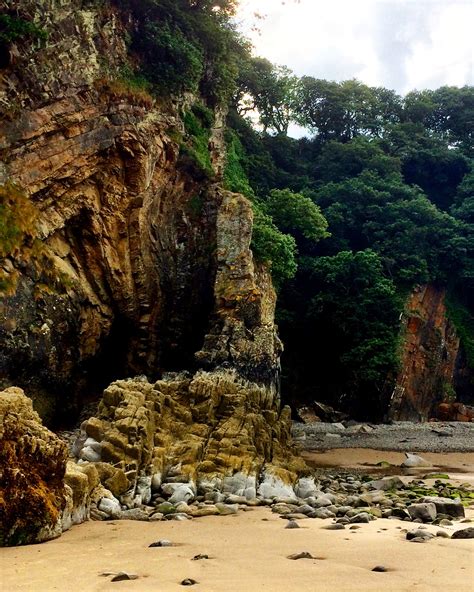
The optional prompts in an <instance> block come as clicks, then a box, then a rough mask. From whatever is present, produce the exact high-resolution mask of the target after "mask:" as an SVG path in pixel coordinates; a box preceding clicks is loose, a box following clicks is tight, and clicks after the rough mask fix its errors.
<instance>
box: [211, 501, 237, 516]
mask: <svg viewBox="0 0 474 592" xmlns="http://www.w3.org/2000/svg"><path fill="white" fill-rule="evenodd" d="M216 508H217V510H218V512H219V514H220V515H221V516H230V515H231V514H237V513H238V511H239V506H238V505H237V504H222V503H219V502H218V503H217V504H216Z"/></svg>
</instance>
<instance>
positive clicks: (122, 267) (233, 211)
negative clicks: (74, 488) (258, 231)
mask: <svg viewBox="0 0 474 592" xmlns="http://www.w3.org/2000/svg"><path fill="white" fill-rule="evenodd" d="M8 4H9V3H8V2H6V3H5V2H0V7H1V8H8ZM79 4H80V6H79V8H78V5H77V2H72V1H62V2H57V1H55V0H49V1H47V2H38V1H34V0H20V1H19V2H16V8H17V10H18V12H19V14H20V15H21V14H23V15H27V16H28V18H29V19H33V20H34V22H35V23H36V25H37V26H38V27H41V29H42V30H44V31H45V32H46V33H47V35H48V38H47V41H46V42H40V41H31V40H29V41H28V40H27V41H25V42H22V43H18V44H13V45H12V46H11V47H9V48H8V52H9V53H8V56H7V57H6V58H5V60H4V62H5V63H4V66H5V67H4V68H3V70H2V74H3V82H2V87H1V90H0V93H1V94H0V98H1V103H0V104H1V109H2V111H3V113H2V123H1V124H0V149H1V161H2V162H1V164H0V176H1V179H0V182H1V183H3V190H2V201H3V205H4V207H6V208H7V209H9V211H10V212H13V214H14V216H13V218H14V220H13V222H14V223H16V225H17V229H18V232H17V235H19V236H20V238H18V236H17V243H16V244H15V245H14V248H13V249H12V248H10V250H9V251H8V253H3V254H5V255H6V256H5V257H4V259H3V261H2V262H1V272H2V284H1V285H2V286H3V290H4V292H3V298H2V300H1V303H0V342H1V348H2V351H1V357H0V376H1V379H2V380H3V384H4V385H9V384H18V385H20V386H22V387H24V388H26V389H27V391H28V393H29V394H30V396H32V397H33V398H34V400H35V405H36V407H37V408H38V409H39V410H40V412H41V414H42V415H43V416H44V417H46V418H47V419H48V420H49V421H51V420H53V421H54V420H56V422H61V421H64V419H65V418H67V416H68V414H70V413H71V411H74V410H75V409H77V407H78V404H79V402H81V401H84V400H85V399H87V397H88V396H89V397H90V396H94V395H95V396H98V395H99V393H100V392H101V390H102V388H103V387H105V386H106V385H107V384H108V383H109V382H110V380H111V379H114V378H118V377H125V376H130V375H134V374H137V373H146V374H147V375H151V376H158V375H159V373H160V372H161V371H163V370H181V369H185V368H186V369H191V370H194V369H196V368H198V367H199V366H202V367H205V368H206V369H208V370H209V369H212V368H215V367H217V366H222V365H227V366H228V367H232V368H237V369H238V370H239V371H240V372H241V373H242V374H243V375H244V376H245V377H246V378H249V379H251V380H256V381H258V382H260V383H265V384H266V385H268V386H269V387H270V388H271V389H272V391H273V392H275V390H274V386H275V384H276V383H277V380H278V368H279V362H278V360H279V353H280V342H279V340H278V338H277V337H276V333H275V330H274V325H273V311H274V305H275V295H274V291H273V288H272V285H271V280H270V278H269V276H268V273H267V272H266V271H265V270H264V269H260V268H257V267H256V266H255V264H254V263H253V261H252V254H251V251H250V249H249V244H250V237H251V228H252V212H251V208H250V206H249V205H248V203H247V202H246V200H245V199H244V198H243V197H241V196H238V195H232V194H230V193H228V192H225V191H223V190H222V189H221V188H220V187H219V175H220V173H221V170H222V161H223V158H224V152H223V147H222V115H223V114H222V113H216V117H215V127H214V129H213V130H211V138H210V147H211V158H212V162H213V165H214V178H211V179H203V178H202V176H200V175H198V174H196V172H195V171H194V170H193V169H192V167H190V166H184V165H183V163H182V162H181V160H180V150H179V144H180V138H182V137H183V133H184V130H183V124H182V122H181V119H180V112H181V110H182V109H185V108H186V107H187V105H188V104H190V103H191V102H192V101H195V100H197V99H196V98H194V97H190V96H187V97H181V98H180V100H179V101H176V102H174V103H173V102H170V101H168V102H166V103H165V102H161V103H158V102H157V100H155V99H153V98H152V97H150V96H148V95H147V94H146V93H144V92H143V91H137V90H136V89H132V88H130V87H128V86H127V85H126V84H125V83H123V82H121V81H117V80H116V79H115V78H114V76H116V75H117V72H118V71H119V70H120V67H122V66H123V65H124V64H126V63H127V60H128V56H127V48H126V45H125V39H126V37H127V30H126V28H127V26H133V24H127V22H124V18H123V15H122V18H119V15H118V14H117V13H116V12H114V10H112V9H111V8H110V6H107V4H106V3H105V4H104V5H103V6H102V7H100V6H99V7H98V8H97V7H94V6H95V5H91V3H87V2H84V3H79ZM11 184H14V187H13V186H12V185H11ZM25 220H26V221H25ZM0 254H1V250H0ZM197 351H199V354H198V355H197V356H195V353H196V352H197Z"/></svg>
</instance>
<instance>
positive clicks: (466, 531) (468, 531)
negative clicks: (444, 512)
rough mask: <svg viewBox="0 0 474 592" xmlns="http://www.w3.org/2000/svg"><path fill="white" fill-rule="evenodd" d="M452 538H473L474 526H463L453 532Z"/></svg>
mask: <svg viewBox="0 0 474 592" xmlns="http://www.w3.org/2000/svg"><path fill="white" fill-rule="evenodd" d="M451 538H452V539H474V527H473V526H470V527H469V528H463V529H462V530H457V531H456V532H454V533H453V535H452V537H451Z"/></svg>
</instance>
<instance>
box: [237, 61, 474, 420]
mask: <svg viewBox="0 0 474 592" xmlns="http://www.w3.org/2000/svg"><path fill="white" fill-rule="evenodd" d="M257 71H259V72H260V73H262V72H264V73H265V76H263V74H262V75H261V76H260V78H259V79H257V80H255V72H253V71H252V68H249V69H248V70H247V71H246V75H247V76H249V78H250V80H249V81H247V83H246V84H245V85H244V89H245V92H246V93H250V94H251V92H259V93H262V94H263V95H264V96H263V98H262V97H261V96H260V97H259V100H260V101H263V106H261V107H258V102H257V100H255V101H254V102H252V98H251V97H250V98H248V97H247V99H246V103H245V102H244V103H243V109H242V108H241V109H240V112H241V113H245V105H246V104H251V105H253V106H256V107H257V109H258V110H259V113H260V111H262V112H261V113H260V115H261V125H262V130H264V131H262V132H259V131H256V130H255V129H254V128H253V127H251V126H250V125H249V124H248V123H245V121H244V120H243V119H242V118H241V117H240V118H239V117H238V116H237V115H236V114H234V115H232V114H231V116H230V118H229V124H230V125H231V126H232V128H233V130H234V131H233V133H234V135H236V136H238V139H239V144H238V146H239V150H238V151H236V152H234V155H233V158H234V160H235V159H236V157H237V158H238V163H237V162H234V163H233V168H234V169H235V170H237V169H238V170H239V178H240V179H241V186H245V183H246V182H247V181H248V183H249V184H250V186H251V189H252V195H253V196H254V199H255V200H256V202H257V203H258V204H259V207H260V208H261V209H262V210H263V211H264V212H265V213H266V214H267V215H270V216H271V219H272V223H273V225H275V226H276V227H277V228H278V229H279V231H280V232H284V233H285V234H289V235H291V236H292V237H294V239H295V241H296V246H297V251H295V254H296V260H295V263H296V267H297V271H296V274H295V276H294V277H293V278H292V277H291V274H287V277H288V278H289V280H288V281H286V282H284V283H282V281H281V279H280V281H279V283H280V294H279V307H278V311H277V314H278V321H279V326H280V332H281V335H282V337H283V340H284V343H285V346H286V350H285V354H284V357H283V371H284V374H283V393H284V395H286V397H287V398H288V399H289V400H290V401H291V400H293V401H296V400H302V399H305V398H306V399H308V398H313V399H314V398H317V399H318V398H319V399H323V400H324V399H325V400H328V401H330V402H332V403H334V404H336V405H340V406H342V407H344V408H345V409H346V410H348V411H350V412H352V413H355V414H358V415H360V416H361V417H365V418H367V417H372V418H374V419H377V418H381V417H382V415H383V411H384V409H385V408H386V398H387V397H388V395H389V394H390V392H391V386H390V385H391V380H393V377H394V375H395V373H396V372H397V362H398V355H399V352H398V339H399V331H400V325H399V319H400V316H401V312H402V310H403V298H402V297H401V295H405V294H407V293H408V292H409V291H410V290H411V288H412V287H413V286H414V285H415V284H418V283H425V282H433V283H435V284H437V285H439V286H446V287H448V288H449V290H450V293H451V294H452V297H451V304H450V307H449V312H450V315H451V316H452V319H453V322H455V324H456V326H457V327H458V331H459V334H460V336H461V339H462V342H463V344H464V348H465V351H466V352H467V353H468V356H467V358H468V363H469V364H470V365H471V367H474V365H473V358H472V356H471V355H470V354H469V352H470V351H471V348H472V340H471V339H472V337H471V336H472V332H471V329H470V328H471V320H472V312H473V302H474V257H473V255H474V225H473V218H474V213H473V212H474V207H473V206H474V177H473V173H472V171H473V165H472V143H473V142H472V126H469V123H468V122H469V118H470V117H471V116H472V113H473V111H472V101H473V97H474V90H473V89H472V88H470V87H465V88H462V89H458V88H454V87H444V88H442V89H438V90H437V91H423V92H413V93H410V94H409V95H407V96H406V97H405V98H403V97H400V96H398V95H396V93H394V92H393V91H389V90H386V89H382V88H371V87H368V86H366V85H363V84H362V83H360V82H357V81H353V80H352V81H347V82H343V83H336V82H328V81H323V80H315V79H312V78H309V77H306V78H303V79H301V80H300V81H294V80H292V81H291V85H290V84H288V87H287V88H288V89H289V90H288V94H287V96H286V99H284V98H282V97H281V95H279V94H278V93H277V92H276V90H275V89H281V88H283V87H284V85H283V84H280V80H279V79H280V78H281V77H282V74H281V72H280V71H279V70H278V69H276V68H274V67H270V66H269V65H268V64H265V62H264V61H261V62H260V63H259V64H257ZM249 72H250V73H249ZM272 76H273V87H272V83H271V78H272ZM283 76H284V77H286V78H287V79H290V78H291V76H290V73H287V72H284V74H283ZM257 82H258V83H259V84H260V86H259V85H258V84H257ZM252 85H253V88H254V89H256V90H255V91H252ZM271 88H273V89H274V90H275V92H274V94H273V95H272V94H271V93H270V92H269V90H268V89H271ZM269 97H271V98H270V99H269ZM273 97H276V98H275V99H273ZM272 100H275V104H274V105H273V109H274V110H278V109H279V108H280V107H281V106H282V105H284V112H285V117H286V119H285V125H284V126H279V125H278V124H275V123H269V122H271V119H270V115H271V113H272V110H271V109H270V108H269V107H268V106H267V105H266V103H265V101H270V103H271V101H272ZM261 104H262V103H261ZM241 105H242V104H241ZM269 114H270V115H269ZM291 120H293V121H297V122H299V123H300V124H302V125H305V126H306V127H307V128H308V130H309V131H310V133H311V134H312V135H311V136H310V137H309V138H302V139H300V140H294V139H292V138H289V137H288V136H287V135H286V134H285V131H286V129H287V122H288V121H291ZM265 130H268V131H269V132H271V133H266V132H265ZM234 143H236V140H234ZM242 179H243V180H244V181H245V182H242ZM290 196H292V197H290ZM294 196H300V199H301V197H303V196H304V201H300V202H298V207H296V203H297V202H295V201H294ZM306 200H308V201H311V202H312V203H314V204H315V205H316V206H318V214H317V215H316V217H315V218H314V219H313V218H312V217H311V216H310V215H308V212H307V211H303V210H304V207H303V203H307V202H306ZM300 208H303V210H301V209H300ZM289 216H290V219H289ZM320 217H321V218H320ZM324 218H325V219H326V221H327V224H328V231H329V236H328V235H327V234H326V226H325V222H324V223H323V225H322V226H321V224H320V223H321V219H324ZM311 229H312V230H314V234H313V235H312V236H311V238H312V239H313V240H307V239H308V238H309V236H310V235H311ZM308 231H309V233H308ZM321 231H322V232H321ZM318 232H320V234H318ZM265 248H268V247H267V246H265ZM268 254H270V250H269V251H268ZM258 255H259V257H264V252H263V250H262V245H259V251H258ZM271 256H272V255H269V258H271ZM292 268H293V269H294V266H293V267H292ZM461 301H462V302H464V305H463V306H461V304H460V302H461ZM453 303H457V305H455V304H453ZM460 311H462V312H460ZM470 319H471V320H470ZM315 368H316V371H315Z"/></svg>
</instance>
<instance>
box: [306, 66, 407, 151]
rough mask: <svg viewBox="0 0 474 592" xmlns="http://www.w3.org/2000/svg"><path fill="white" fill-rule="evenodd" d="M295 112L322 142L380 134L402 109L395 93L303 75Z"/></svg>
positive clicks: (347, 81)
mask: <svg viewBox="0 0 474 592" xmlns="http://www.w3.org/2000/svg"><path fill="white" fill-rule="evenodd" d="M389 97H390V100H388V98H389ZM295 110H296V113H297V117H298V120H299V123H301V125H303V126H306V127H309V128H310V129H311V130H312V131H313V132H315V133H316V134H317V136H318V138H319V139H320V140H321V141H328V140H331V139H333V140H338V141H341V142H347V141H349V140H350V139H352V138H354V137H356V136H359V135H371V136H378V135H380V133H381V132H382V130H383V129H384V127H385V126H386V125H388V124H389V123H393V122H395V121H398V117H399V110H400V106H399V100H398V98H397V95H396V94H395V93H393V91H386V90H385V89H383V90H382V89H380V88H372V87H369V86H366V85H365V84H362V83H361V82H359V81H357V80H346V81H344V82H330V81H327V80H319V79H316V78H312V77H310V76H304V77H303V78H302V79H301V80H300V84H299V86H298V95H297V106H296V109H295Z"/></svg>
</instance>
